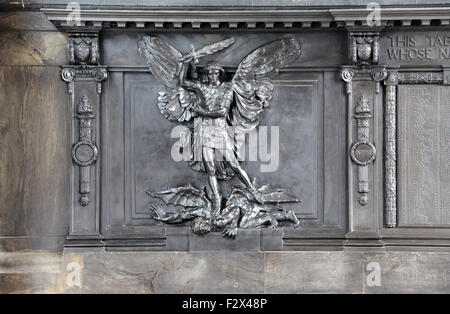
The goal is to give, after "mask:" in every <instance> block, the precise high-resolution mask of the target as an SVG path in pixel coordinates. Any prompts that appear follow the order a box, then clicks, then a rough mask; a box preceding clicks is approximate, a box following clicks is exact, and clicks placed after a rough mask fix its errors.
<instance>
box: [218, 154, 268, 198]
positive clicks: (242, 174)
mask: <svg viewBox="0 0 450 314" xmlns="http://www.w3.org/2000/svg"><path fill="white" fill-rule="evenodd" d="M225 158H226V160H227V161H228V163H229V164H230V167H231V169H233V171H234V172H235V173H236V174H237V175H238V177H239V179H240V180H241V181H242V183H244V184H245V186H246V187H247V188H249V189H250V191H252V193H253V196H254V197H255V199H256V201H258V202H259V203H263V200H262V195H261V193H260V192H259V191H258V190H257V189H256V188H255V186H254V185H253V183H252V182H251V181H250V177H249V176H248V173H247V171H245V170H244V168H242V167H241V164H240V163H239V161H238V160H237V159H236V156H235V155H234V152H233V151H230V150H226V151H225Z"/></svg>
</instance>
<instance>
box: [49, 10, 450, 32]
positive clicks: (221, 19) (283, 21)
mask: <svg viewBox="0 0 450 314" xmlns="http://www.w3.org/2000/svg"><path fill="white" fill-rule="evenodd" d="M41 10H42V12H44V13H45V14H46V15H47V17H48V19H49V20H50V21H51V22H53V23H55V24H56V25H57V26H58V27H61V28H64V29H67V28H69V29H73V30H77V29H81V28H86V27H88V28H93V29H95V28H107V27H116V28H119V29H120V28H127V27H136V28H145V27H148V26H151V27H155V28H183V27H192V28H201V27H202V28H203V27H206V28H212V29H217V28H219V27H227V28H232V29H233V28H238V27H239V28H250V29H251V28H256V27H258V28H260V27H262V28H274V27H277V28H291V27H293V26H294V27H304V28H308V27H336V26H337V27H339V26H345V27H367V22H366V18H367V16H368V14H369V13H370V11H369V10H367V9H366V8H361V9H321V10H305V9H298V10H292V9H289V10H261V9H252V10H228V9H227V10H183V9H152V10H87V9H86V10H85V9H82V10H81V11H80V15H79V16H80V22H79V25H78V26H71V25H69V24H68V23H67V17H68V16H69V14H70V13H71V12H72V11H70V10H67V9H54V8H43V9H41ZM380 21H381V26H389V25H411V24H413V25H424V26H426V25H430V23H431V24H433V21H434V22H436V24H437V25H449V21H450V7H439V8H426V7H425V8H382V9H381V13H380Z"/></svg>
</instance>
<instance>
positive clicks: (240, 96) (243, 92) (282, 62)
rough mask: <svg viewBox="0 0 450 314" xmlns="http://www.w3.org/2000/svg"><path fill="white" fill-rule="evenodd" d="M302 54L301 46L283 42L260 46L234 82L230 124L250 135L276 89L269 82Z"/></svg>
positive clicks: (285, 40)
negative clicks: (234, 103) (234, 96)
mask: <svg viewBox="0 0 450 314" xmlns="http://www.w3.org/2000/svg"><path fill="white" fill-rule="evenodd" d="M300 54H301V50H300V43H299V42H298V41H297V40H295V39H294V38H284V39H279V40H275V41H272V42H270V43H268V44H265V45H264V46H261V47H259V48H257V49H256V50H254V51H253V52H252V53H250V54H249V55H248V56H247V57H245V58H244V59H243V60H242V61H241V63H240V64H239V66H238V69H237V71H236V74H235V75H234V77H233V80H232V86H233V90H234V92H235V95H236V106H233V109H232V112H231V114H230V123H231V124H232V125H233V126H235V127H238V128H241V129H243V131H251V130H253V129H254V128H255V127H256V126H258V124H259V119H258V118H259V115H260V113H261V112H262V111H263V110H264V108H265V107H268V106H269V102H270V100H271V98H272V92H273V85H272V83H271V82H270V79H271V78H273V77H274V76H276V75H277V74H278V72H279V70H280V69H281V68H283V67H285V66H286V65H288V64H289V63H291V62H292V61H294V60H295V59H297V58H298V57H299V56H300Z"/></svg>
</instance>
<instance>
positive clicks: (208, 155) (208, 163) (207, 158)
mask: <svg viewBox="0 0 450 314" xmlns="http://www.w3.org/2000/svg"><path fill="white" fill-rule="evenodd" d="M203 160H204V163H205V168H206V172H207V173H208V183H209V187H210V188H211V191H212V193H213V200H212V212H211V215H212V216H218V215H220V209H221V201H222V196H221V195H220V191H219V183H218V182H217V177H216V167H215V165H214V150H213V149H212V148H209V147H203Z"/></svg>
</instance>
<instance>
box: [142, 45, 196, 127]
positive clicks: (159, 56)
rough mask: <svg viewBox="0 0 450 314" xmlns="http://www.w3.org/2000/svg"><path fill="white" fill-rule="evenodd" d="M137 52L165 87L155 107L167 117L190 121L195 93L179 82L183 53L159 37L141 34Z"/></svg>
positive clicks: (179, 120)
mask: <svg viewBox="0 0 450 314" xmlns="http://www.w3.org/2000/svg"><path fill="white" fill-rule="evenodd" d="M138 48H139V52H140V53H141V54H142V56H143V57H144V59H145V60H146V62H147V65H148V67H149V69H150V71H151V72H152V74H153V75H154V76H155V77H156V78H157V79H158V80H159V81H160V82H161V83H162V84H163V85H164V86H165V89H164V91H161V92H160V93H159V97H158V107H159V109H160V111H161V113H162V114H163V115H164V117H166V118H167V119H168V120H171V121H178V122H184V121H189V120H190V119H191V118H192V117H194V116H195V113H193V112H191V111H190V110H189V107H190V106H192V105H193V104H194V103H195V102H197V101H199V99H198V96H197V95H196V94H195V93H193V92H190V91H188V90H186V89H184V88H181V87H180V86H179V85H178V73H179V67H180V62H179V61H178V60H179V59H180V58H181V57H182V54H181V53H180V52H179V51H178V50H176V49H175V48H173V47H172V46H171V45H169V44H168V43H166V42H164V41H162V40H161V39H159V38H158V37H151V36H144V37H142V39H141V40H139V41H138Z"/></svg>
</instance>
